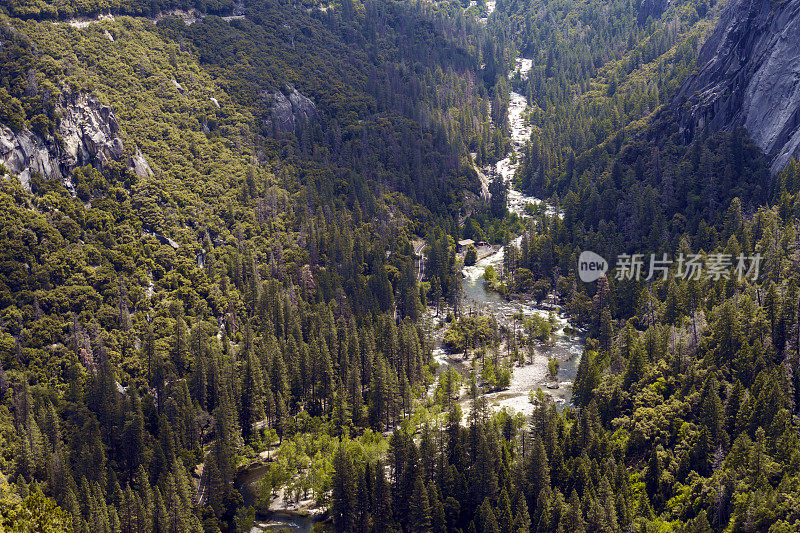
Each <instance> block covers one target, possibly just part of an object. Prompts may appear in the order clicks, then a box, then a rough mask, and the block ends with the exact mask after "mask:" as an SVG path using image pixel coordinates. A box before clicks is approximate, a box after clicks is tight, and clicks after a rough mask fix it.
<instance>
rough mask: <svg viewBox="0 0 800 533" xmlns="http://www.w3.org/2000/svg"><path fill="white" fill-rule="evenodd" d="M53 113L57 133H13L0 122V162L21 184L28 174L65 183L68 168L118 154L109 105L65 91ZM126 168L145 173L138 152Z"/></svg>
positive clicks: (116, 131)
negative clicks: (36, 173) (56, 121)
mask: <svg viewBox="0 0 800 533" xmlns="http://www.w3.org/2000/svg"><path fill="white" fill-rule="evenodd" d="M57 111H58V113H57V114H58V116H59V117H60V119H59V121H58V126H57V128H56V133H57V135H46V136H40V135H39V134H37V133H34V132H33V131H31V130H29V129H27V128H23V129H21V130H19V131H13V130H12V129H11V128H9V127H8V126H6V125H4V124H0V163H2V164H3V165H5V167H6V168H7V169H8V170H9V171H10V172H12V173H13V174H17V175H18V176H19V178H20V181H22V183H23V185H25V186H26V187H27V186H28V183H29V180H30V176H31V174H32V173H33V172H38V173H40V174H42V175H43V176H44V177H46V178H48V179H60V180H63V181H64V183H65V184H66V185H67V187H71V185H72V184H71V181H70V173H71V172H72V169H73V168H75V167H78V166H83V165H95V166H97V167H100V168H102V167H104V166H105V165H107V164H109V163H110V162H111V161H119V160H120V159H122V157H123V145H122V140H121V139H120V137H119V123H118V122H117V118H116V117H115V116H114V110H113V109H111V107H109V106H107V105H105V104H103V103H101V102H100V101H99V100H98V99H97V98H96V97H94V96H93V95H91V94H89V93H86V92H79V93H75V94H73V93H68V92H65V93H62V95H61V96H60V97H59V103H58V109H57ZM128 166H129V168H131V170H133V171H134V172H135V173H136V174H138V175H139V176H140V177H143V176H144V175H146V174H149V173H150V172H151V171H150V167H149V165H148V164H147V161H146V160H145V159H144V157H143V156H142V154H141V153H140V152H138V151H137V152H136V154H135V155H134V156H133V157H132V158H130V160H129V161H128Z"/></svg>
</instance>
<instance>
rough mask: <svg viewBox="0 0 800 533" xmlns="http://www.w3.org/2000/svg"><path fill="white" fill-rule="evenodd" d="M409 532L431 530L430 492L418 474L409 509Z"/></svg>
mask: <svg viewBox="0 0 800 533" xmlns="http://www.w3.org/2000/svg"><path fill="white" fill-rule="evenodd" d="M408 526H409V530H410V531H413V532H417V533H422V532H427V531H430V529H431V506H430V501H429V500H428V491H427V490H426V488H425V483H424V482H423V481H422V476H421V475H420V474H419V473H418V474H417V476H416V479H415V480H414V491H413V492H412V493H411V500H410V501H409V507H408Z"/></svg>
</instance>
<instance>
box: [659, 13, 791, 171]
mask: <svg viewBox="0 0 800 533" xmlns="http://www.w3.org/2000/svg"><path fill="white" fill-rule="evenodd" d="M674 104H675V106H676V108H677V109H678V114H679V116H680V121H681V124H682V125H683V127H684V128H685V132H686V135H687V137H689V138H691V137H692V136H693V135H695V134H697V133H699V132H700V131H703V130H705V129H708V130H711V131H717V130H731V129H733V128H735V127H738V126H744V127H745V128H747V131H748V132H749V134H750V136H751V137H752V139H753V141H754V142H755V143H756V144H757V145H758V146H759V147H760V148H761V149H763V150H764V152H765V153H766V154H768V155H769V157H770V158H771V165H770V166H771V169H772V171H773V173H775V172H778V171H780V170H781V169H783V168H784V167H785V166H786V164H787V163H788V162H789V161H790V159H791V158H792V157H795V158H797V157H798V155H800V1H798V0H783V1H780V2H773V1H770V0H734V1H732V2H731V3H730V4H729V5H728V6H727V7H726V8H725V10H724V12H723V14H722V15H721V17H720V20H719V23H718V24H717V27H716V29H715V31H714V33H713V34H712V35H711V36H710V37H709V39H708V40H707V41H706V43H705V44H704V45H703V48H702V50H701V52H700V57H699V59H698V72H697V74H695V75H693V76H692V77H691V78H689V79H688V80H687V81H686V83H685V84H684V85H683V87H681V90H680V92H679V93H678V95H677V97H676V98H675V102H674Z"/></svg>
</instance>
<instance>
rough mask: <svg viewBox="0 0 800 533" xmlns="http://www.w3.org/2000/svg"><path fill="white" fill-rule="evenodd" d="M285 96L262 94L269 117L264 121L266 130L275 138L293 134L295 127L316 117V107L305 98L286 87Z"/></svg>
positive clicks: (276, 92)
mask: <svg viewBox="0 0 800 533" xmlns="http://www.w3.org/2000/svg"><path fill="white" fill-rule="evenodd" d="M286 92H287V93H288V94H289V96H288V97H287V96H285V95H284V94H283V93H282V92H280V91H275V92H274V93H270V92H267V91H265V92H263V93H262V95H261V96H262V97H263V98H264V103H265V104H266V106H267V107H268V108H269V116H268V117H267V119H266V121H265V125H266V126H267V128H268V129H271V130H272V131H273V132H274V133H275V135H276V136H281V135H286V134H289V133H295V132H296V131H297V126H298V125H300V124H305V123H307V122H309V121H310V120H312V119H313V118H314V117H316V116H317V106H315V105H314V102H312V101H311V100H310V99H309V98H308V97H307V96H304V95H303V94H301V93H300V92H298V90H297V89H295V88H294V87H292V86H291V85H288V86H287V87H286Z"/></svg>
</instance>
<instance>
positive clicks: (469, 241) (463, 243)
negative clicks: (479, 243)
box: [456, 239, 475, 252]
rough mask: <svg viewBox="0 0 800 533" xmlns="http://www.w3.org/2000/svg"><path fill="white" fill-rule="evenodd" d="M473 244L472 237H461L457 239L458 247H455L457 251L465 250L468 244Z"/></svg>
mask: <svg viewBox="0 0 800 533" xmlns="http://www.w3.org/2000/svg"><path fill="white" fill-rule="evenodd" d="M471 244H472V245H474V244H475V241H473V240H472V239H462V240H460V241H458V248H456V251H457V252H466V251H467V248H468V247H469V245H471Z"/></svg>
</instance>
